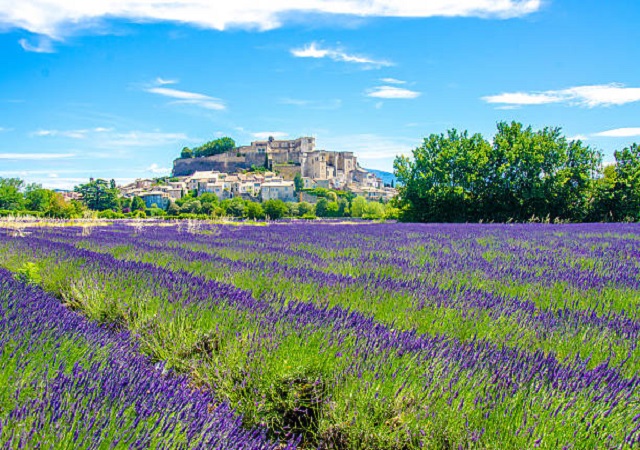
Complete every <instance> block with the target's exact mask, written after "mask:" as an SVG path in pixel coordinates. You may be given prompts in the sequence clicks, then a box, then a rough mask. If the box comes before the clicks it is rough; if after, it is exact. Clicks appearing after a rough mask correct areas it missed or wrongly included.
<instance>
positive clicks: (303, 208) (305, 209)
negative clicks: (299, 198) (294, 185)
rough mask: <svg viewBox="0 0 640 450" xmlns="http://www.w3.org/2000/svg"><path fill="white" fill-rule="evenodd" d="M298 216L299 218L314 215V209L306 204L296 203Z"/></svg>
mask: <svg viewBox="0 0 640 450" xmlns="http://www.w3.org/2000/svg"><path fill="white" fill-rule="evenodd" d="M298 214H299V215H300V217H302V216H304V215H305V214H315V207H314V206H313V205H312V204H311V203H308V202H300V203H298Z"/></svg>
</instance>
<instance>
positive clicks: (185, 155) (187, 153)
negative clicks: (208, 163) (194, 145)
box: [180, 147, 193, 159]
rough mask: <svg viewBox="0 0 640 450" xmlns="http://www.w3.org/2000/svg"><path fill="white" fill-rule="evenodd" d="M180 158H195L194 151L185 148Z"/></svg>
mask: <svg viewBox="0 0 640 450" xmlns="http://www.w3.org/2000/svg"><path fill="white" fill-rule="evenodd" d="M180 158H183V159H188V158H193V151H192V150H191V149H190V148H189V147H184V148H183V149H182V151H181V152H180Z"/></svg>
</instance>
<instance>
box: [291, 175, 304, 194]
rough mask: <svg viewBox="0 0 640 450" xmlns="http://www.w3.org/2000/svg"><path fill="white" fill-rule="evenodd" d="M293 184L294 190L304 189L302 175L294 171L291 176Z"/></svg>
mask: <svg viewBox="0 0 640 450" xmlns="http://www.w3.org/2000/svg"><path fill="white" fill-rule="evenodd" d="M293 185H294V186H295V189H296V192H300V191H302V190H303V189H304V180H303V179H302V175H300V174H299V173H296V175H295V176H294V177H293Z"/></svg>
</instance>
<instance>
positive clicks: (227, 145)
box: [193, 137, 236, 157]
mask: <svg viewBox="0 0 640 450" xmlns="http://www.w3.org/2000/svg"><path fill="white" fill-rule="evenodd" d="M235 147H236V142H235V141H234V140H233V139H231V138H230V137H222V138H219V139H214V140H213V141H209V142H206V143H204V144H202V145H201V146H199V147H196V148H194V149H193V155H194V156H196V157H204V156H213V155H219V154H221V153H226V152H229V151H231V150H233V149H234V148H235Z"/></svg>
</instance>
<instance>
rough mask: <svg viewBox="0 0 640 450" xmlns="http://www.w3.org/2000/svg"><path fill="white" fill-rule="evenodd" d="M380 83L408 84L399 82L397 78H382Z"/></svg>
mask: <svg viewBox="0 0 640 450" xmlns="http://www.w3.org/2000/svg"><path fill="white" fill-rule="evenodd" d="M380 81H382V82H383V83H386V84H407V82H406V81H403V80H398V79H397V78H381V79H380Z"/></svg>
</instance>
